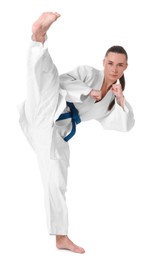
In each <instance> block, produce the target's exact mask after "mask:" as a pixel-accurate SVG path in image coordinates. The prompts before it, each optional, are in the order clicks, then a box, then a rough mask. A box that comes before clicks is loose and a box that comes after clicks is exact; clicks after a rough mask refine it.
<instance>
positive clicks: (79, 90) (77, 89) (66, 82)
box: [60, 66, 92, 102]
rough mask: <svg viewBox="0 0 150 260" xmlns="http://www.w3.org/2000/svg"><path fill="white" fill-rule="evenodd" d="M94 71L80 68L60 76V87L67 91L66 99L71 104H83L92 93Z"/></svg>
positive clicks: (83, 67) (89, 68) (87, 67)
mask: <svg viewBox="0 0 150 260" xmlns="http://www.w3.org/2000/svg"><path fill="white" fill-rule="evenodd" d="M91 77H92V69H91V67H89V66H78V67H76V68H75V69H74V70H72V71H70V72H68V73H65V74H62V75H60V87H61V88H62V89H65V90H66V91H67V96H66V99H67V101H70V102H83V101H84V100H85V99H86V98H87V95H88V94H89V93H90V91H91V87H90V86H89V85H90V84H89V83H90V79H91Z"/></svg>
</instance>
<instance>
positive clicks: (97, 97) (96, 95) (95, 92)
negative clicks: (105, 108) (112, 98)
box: [89, 89, 102, 101]
mask: <svg viewBox="0 0 150 260" xmlns="http://www.w3.org/2000/svg"><path fill="white" fill-rule="evenodd" d="M89 96H90V97H91V98H93V99H95V100H96V101H99V100H100V99H101V98H102V94H101V91H100V90H94V89H92V90H91V92H90V94H89Z"/></svg>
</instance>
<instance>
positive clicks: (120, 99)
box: [111, 84, 124, 108]
mask: <svg viewBox="0 0 150 260" xmlns="http://www.w3.org/2000/svg"><path fill="white" fill-rule="evenodd" d="M111 91H112V92H113V94H114V95H115V96H116V99H117V102H118V104H119V105H121V106H122V108H124V96H123V91H122V88H121V84H113V85H112V88H111Z"/></svg>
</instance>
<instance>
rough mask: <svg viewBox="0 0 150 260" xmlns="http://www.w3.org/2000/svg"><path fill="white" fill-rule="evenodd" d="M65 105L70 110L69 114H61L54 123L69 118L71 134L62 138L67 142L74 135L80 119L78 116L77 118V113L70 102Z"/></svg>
mask: <svg viewBox="0 0 150 260" xmlns="http://www.w3.org/2000/svg"><path fill="white" fill-rule="evenodd" d="M66 103H67V106H68V107H69V108H70V112H66V113H63V114H61V115H60V116H59V117H58V119H57V120H56V121H59V120H64V119H68V118H71V120H72V129H71V132H70V133H69V134H68V135H67V136H66V137H64V140H65V141H66V142H68V141H69V140H70V139H71V138H72V137H73V136H74V135H75V133H76V125H77V124H79V123H80V122H81V119H80V116H79V112H78V110H77V109H76V107H75V106H74V104H73V103H70V102H66Z"/></svg>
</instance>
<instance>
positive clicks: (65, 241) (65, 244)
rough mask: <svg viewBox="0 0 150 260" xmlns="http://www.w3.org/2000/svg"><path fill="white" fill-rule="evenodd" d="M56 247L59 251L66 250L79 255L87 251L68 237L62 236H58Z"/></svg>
mask: <svg viewBox="0 0 150 260" xmlns="http://www.w3.org/2000/svg"><path fill="white" fill-rule="evenodd" d="M56 247H57V248H58V249H66V250H70V251H72V252H74V253H79V254H83V253H85V250H84V249H83V248H82V247H79V246H77V245H75V244H74V243H73V242H72V241H71V240H70V239H69V238H68V236H61V235H59V236H58V235H57V236H56Z"/></svg>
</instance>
